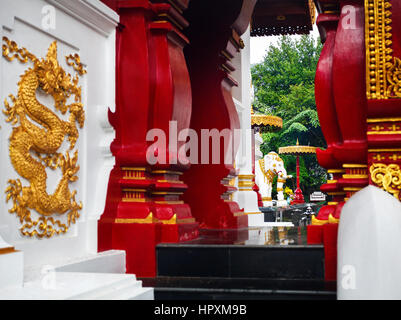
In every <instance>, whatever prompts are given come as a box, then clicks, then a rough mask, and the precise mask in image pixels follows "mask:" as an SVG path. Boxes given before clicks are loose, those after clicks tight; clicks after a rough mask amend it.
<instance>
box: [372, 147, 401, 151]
mask: <svg viewBox="0 0 401 320" xmlns="http://www.w3.org/2000/svg"><path fill="white" fill-rule="evenodd" d="M368 152H401V148H400V149H397V148H394V149H368Z"/></svg>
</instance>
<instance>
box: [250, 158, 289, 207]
mask: <svg viewBox="0 0 401 320" xmlns="http://www.w3.org/2000/svg"><path fill="white" fill-rule="evenodd" d="M275 176H278V177H277V206H278V207H283V206H286V205H287V201H286V200H285V199H284V189H283V185H284V183H285V182H286V180H287V179H289V178H292V176H291V175H290V176H287V171H286V170H285V168H284V162H283V160H282V159H281V158H280V157H279V155H278V154H277V153H275V152H269V153H268V154H267V155H265V156H264V158H263V159H260V160H258V161H256V163H255V183H256V184H257V186H258V187H259V192H260V194H261V195H262V201H263V206H264V207H271V206H272V205H273V203H272V189H273V179H274V177H275Z"/></svg>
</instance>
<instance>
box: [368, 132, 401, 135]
mask: <svg viewBox="0 0 401 320" xmlns="http://www.w3.org/2000/svg"><path fill="white" fill-rule="evenodd" d="M366 134H368V135H376V134H401V131H368V132H367V133H366Z"/></svg>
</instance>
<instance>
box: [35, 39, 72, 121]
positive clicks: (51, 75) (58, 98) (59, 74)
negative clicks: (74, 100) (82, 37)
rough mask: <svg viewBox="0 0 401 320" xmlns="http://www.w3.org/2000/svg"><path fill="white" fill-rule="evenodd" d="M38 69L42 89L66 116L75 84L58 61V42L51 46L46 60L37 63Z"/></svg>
mask: <svg viewBox="0 0 401 320" xmlns="http://www.w3.org/2000/svg"><path fill="white" fill-rule="evenodd" d="M36 67H37V70H38V80H39V86H40V88H41V89H42V90H43V91H44V92H45V93H47V94H50V95H52V96H53V98H54V100H55V105H56V108H57V109H59V110H60V111H61V112H62V113H63V114H64V113H65V112H66V111H67V107H66V101H67V99H68V97H69V96H70V95H71V94H72V93H74V91H73V87H74V83H73V82H72V81H71V76H70V75H69V74H68V73H66V72H65V70H64V69H63V68H62V67H61V66H60V65H59V63H58V61H57V42H56V41H54V42H52V44H51V45H50V47H49V49H48V51H47V55H46V59H41V60H37V61H36Z"/></svg>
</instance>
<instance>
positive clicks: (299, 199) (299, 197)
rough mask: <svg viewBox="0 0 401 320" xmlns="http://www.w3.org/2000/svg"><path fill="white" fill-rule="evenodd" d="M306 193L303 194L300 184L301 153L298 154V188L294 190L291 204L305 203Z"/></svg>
mask: <svg viewBox="0 0 401 320" xmlns="http://www.w3.org/2000/svg"><path fill="white" fill-rule="evenodd" d="M304 202H305V200H304V195H303V194H302V190H301V187H300V185H299V155H297V189H296V190H295V192H294V200H292V201H291V204H298V203H304Z"/></svg>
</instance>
